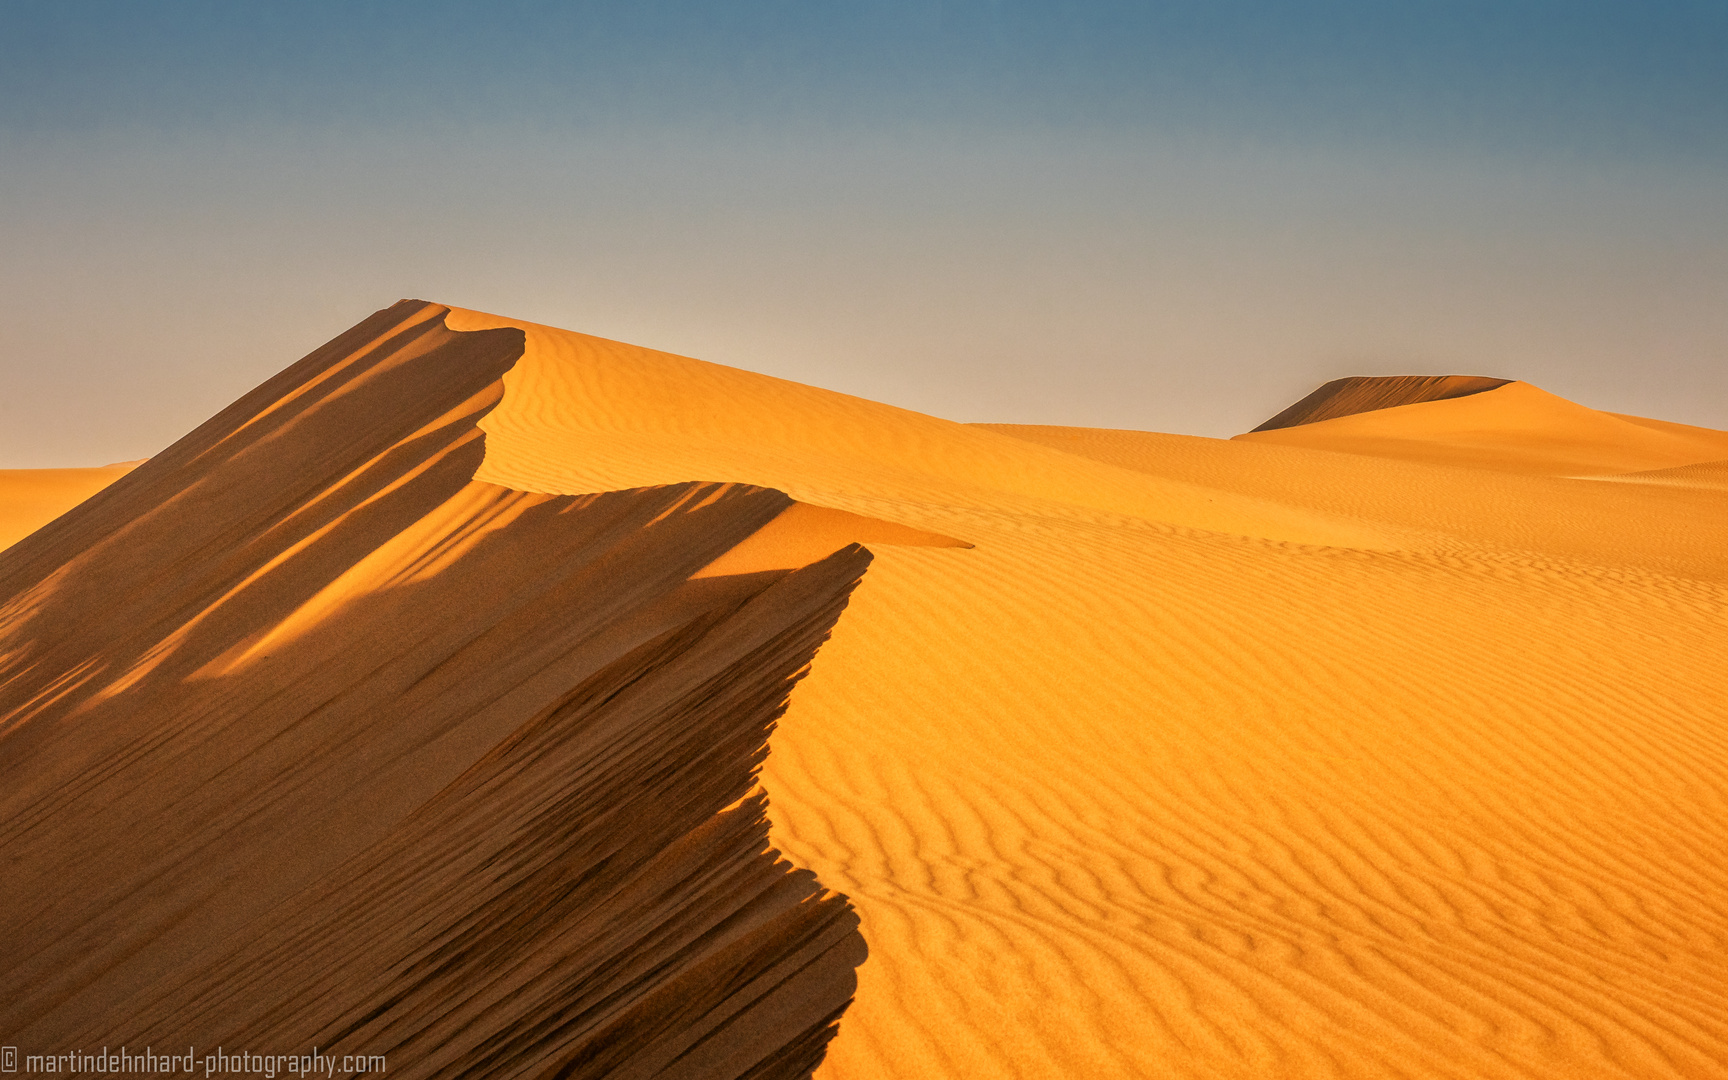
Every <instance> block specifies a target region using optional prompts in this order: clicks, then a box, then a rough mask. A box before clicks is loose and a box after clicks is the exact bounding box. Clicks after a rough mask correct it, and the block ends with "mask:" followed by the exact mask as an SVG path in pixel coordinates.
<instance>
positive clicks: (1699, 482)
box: [1601, 459, 1728, 491]
mask: <svg viewBox="0 0 1728 1080" xmlns="http://www.w3.org/2000/svg"><path fill="white" fill-rule="evenodd" d="M1601 479H1603V480H1622V481H1627V482H1629V483H1634V484H1658V485H1661V486H1663V487H1682V488H1701V489H1705V490H1710V491H1728V459H1725V460H1722V461H1704V462H1700V463H1698V464H1697V465H1681V466H1679V467H1678V468H1673V469H1652V470H1650V471H1649V472H1635V473H1621V474H1620V475H1618V476H1604V477H1602V478H1601Z"/></svg>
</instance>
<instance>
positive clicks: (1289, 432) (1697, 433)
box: [1236, 382, 1728, 476]
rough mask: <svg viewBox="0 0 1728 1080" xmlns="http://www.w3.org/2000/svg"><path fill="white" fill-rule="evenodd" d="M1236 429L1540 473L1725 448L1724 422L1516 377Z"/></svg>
mask: <svg viewBox="0 0 1728 1080" xmlns="http://www.w3.org/2000/svg"><path fill="white" fill-rule="evenodd" d="M1236 438H1237V439H1238V440H1240V441H1243V442H1259V443H1269V444H1275V445H1279V446H1305V447H1310V448H1312V449H1317V450H1334V451H1340V452H1343V453H1350V454H1366V455H1370V456H1374V457H1392V458H1403V459H1406V460H1410V461H1423V462H1429V463H1432V464H1440V465H1456V466H1461V467H1464V468H1471V469H1486V470H1491V471H1496V472H1517V473H1526V474H1531V475H1539V476H1593V475H1607V474H1612V473H1629V472H1642V471H1646V470H1650V469H1666V468H1673V467H1674V466H1678V465H1693V464H1697V463H1699V462H1702V461H1713V460H1719V459H1721V458H1724V457H1728V432H1722V431H1713V430H1710V429H1708V428H1696V427H1687V426H1686V425H1683V424H1667V423H1663V422H1661V421H1646V420H1642V419H1640V418H1636V417H1624V416H1618V415H1615V414H1613V413H1605V412H1597V411H1596V410H1595V409H1587V408H1585V407H1584V406H1582V405H1577V404H1574V403H1572V402H1570V401H1567V400H1565V399H1564V398H1558V397H1555V396H1554V395H1553V394H1549V393H1547V392H1545V391H1542V390H1539V389H1537V388H1536V387H1534V386H1531V385H1530V384H1529V383H1521V382H1514V383H1508V384H1506V385H1505V386H1501V387H1498V388H1496V389H1492V390H1487V391H1484V392H1481V393H1475V394H1471V395H1469V396H1467V397H1459V398H1452V399H1448V400H1444V401H1425V402H1420V403H1417V404H1412V405H1399V406H1396V407H1394V408H1386V409H1378V410H1375V411H1372V412H1364V413H1358V414H1355V415H1351V416H1343V417H1339V418H1336V419H1331V420H1322V421H1319V422H1316V423H1308V424H1303V425H1301V426H1299V427H1288V428H1281V429H1279V430H1275V431H1265V430H1256V431H1251V432H1249V433H1247V434H1245V435H1238V436H1236Z"/></svg>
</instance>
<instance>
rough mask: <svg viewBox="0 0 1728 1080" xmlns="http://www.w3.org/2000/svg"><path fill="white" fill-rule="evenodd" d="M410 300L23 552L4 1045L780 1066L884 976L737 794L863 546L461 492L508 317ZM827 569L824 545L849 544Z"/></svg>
mask: <svg viewBox="0 0 1728 1080" xmlns="http://www.w3.org/2000/svg"><path fill="white" fill-rule="evenodd" d="M446 311H447V309H445V308H442V307H438V306H435V305H429V304H421V303H417V302H412V303H411V302H404V303H402V304H398V305H397V306H396V307H394V308H391V309H389V310H387V311H384V312H380V313H379V314H378V315H376V316H374V317H373V318H371V319H369V320H367V321H366V322H364V323H362V324H361V325H359V326H357V327H356V328H354V329H353V330H351V331H349V332H348V333H347V334H345V335H343V336H342V337H340V338H338V339H337V340H335V341H334V342H332V343H331V344H330V345H328V346H325V347H324V348H323V349H320V350H319V351H317V352H315V353H313V354H312V355H311V356H309V357H307V358H306V359H305V360H303V361H301V362H300V363H298V364H296V365H295V366H293V367H291V368H289V369H288V370H287V371H285V372H283V373H282V374H281V375H279V376H277V377H276V378H275V379H273V380H271V381H270V382H268V383H266V384H265V385H263V386H261V387H260V388H259V389H257V390H256V391H254V392H253V393H251V394H249V395H248V396H247V397H245V398H243V399H242V400H240V401H239V402H237V403H236V404H235V405H233V406H231V407H230V408H229V409H227V410H226V411H224V412H223V413H221V414H220V415H218V416H216V417H215V418H213V419H212V420H211V421H209V422H208V423H206V424H205V425H204V426H203V427H201V428H199V429H198V430H197V431H195V432H193V433H192V434H191V435H189V436H187V437H186V438H185V439H183V440H182V441H181V442H179V443H177V444H176V445H175V446H173V447H172V448H170V449H169V450H167V451H165V452H163V453H162V454H160V455H158V456H157V457H156V458H154V459H152V460H151V461H150V462H148V463H147V464H146V465H144V466H142V467H141V468H139V469H137V470H136V471H134V472H132V473H131V474H130V475H128V476H126V477H124V478H123V479H121V480H120V481H118V482H116V483H114V484H113V485H111V486H109V487H107V488H106V489H105V490H103V491H101V492H100V493H99V494H98V495H97V496H95V497H94V498H92V499H91V500H89V501H87V502H86V503H84V504H83V505H81V506H80V507H78V508H77V509H76V510H74V511H73V512H71V513H69V514H67V515H65V516H63V517H61V518H60V519H58V520H57V521H55V522H53V523H52V524H50V525H49V526H47V527H45V528H44V529H42V530H40V531H38V532H36V533H35V534H33V535H32V536H30V537H28V538H27V539H26V540H24V541H23V542H21V543H19V544H18V545H16V546H14V547H13V548H11V549H10V550H9V551H7V552H6V553H5V554H4V555H3V556H0V596H4V598H5V599H4V602H3V606H0V657H3V660H0V710H3V711H0V852H3V853H4V862H5V867H6V870H5V873H4V874H3V875H0V906H3V910H4V911H5V912H6V920H5V925H4V928H3V929H0V981H3V985H5V987H6V993H5V995H4V997H3V999H0V1035H3V1036H4V1039H3V1041H4V1042H5V1043H6V1044H8V1045H16V1046H19V1047H20V1048H22V1049H23V1051H24V1052H25V1053H55V1052H65V1051H71V1050H78V1049H83V1050H88V1051H94V1050H96V1049H97V1048H98V1047H101V1046H104V1045H106V1046H108V1047H111V1048H115V1049H118V1048H119V1047H120V1046H121V1045H122V1044H126V1045H128V1046H130V1047H132V1048H133V1049H135V1050H136V1049H142V1048H143V1047H144V1046H145V1045H146V1044H148V1045H153V1046H154V1047H156V1048H157V1049H158V1051H160V1050H162V1049H163V1048H165V1047H178V1048H181V1052H183V1048H184V1047H186V1046H187V1045H189V1044H191V1045H195V1046H197V1047H199V1048H200V1052H201V1053H202V1052H203V1051H204V1050H209V1051H214V1050H215V1049H216V1047H217V1046H218V1045H221V1046H224V1047H226V1048H227V1050H228V1051H237V1050H241V1049H246V1050H249V1051H252V1052H256V1053H266V1052H268V1053H305V1052H309V1051H310V1050H311V1048H312V1047H313V1046H318V1047H320V1048H321V1049H322V1052H323V1053H324V1054H327V1055H328V1054H335V1055H342V1054H346V1053H356V1054H367V1055H380V1054H381V1055H386V1058H387V1061H388V1066H389V1073H390V1074H391V1075H398V1074H402V1075H411V1076H450V1077H456V1076H534V1077H538V1076H548V1077H550V1076H609V1077H610V1076H630V1077H636V1076H641V1077H647V1076H691V1077H733V1076H750V1077H795V1076H803V1075H808V1073H809V1072H810V1070H811V1069H812V1068H813V1067H814V1065H815V1064H816V1062H817V1061H818V1060H820V1058H821V1056H822V1053H823V1049H824V1046H825V1044H826V1042H827V1040H828V1039H829V1038H830V1037H831V1035H832V1033H833V1030H834V1024H835V1021H836V1019H837V1018H838V1017H839V1015H840V1013H841V1012H842V1011H843V1010H844V1009H845V1007H846V1004H847V1002H848V1000H849V999H850V998H851V996H852V992H853V988H854V985H855V979H854V975H853V969H854V967H855V966H856V965H857V964H858V963H859V962H860V961H861V959H862V958H863V955H864V948H863V942H862V939H861V938H860V936H859V934H858V932H857V919H856V917H855V916H854V915H853V914H852V913H851V910H850V908H849V907H848V905H847V903H846V901H845V899H844V898H843V897H840V896H837V895H835V894H833V893H831V892H828V891H826V890H825V889H823V888H822V887H821V886H820V885H819V884H818V883H817V882H816V880H815V879H814V877H813V875H811V874H810V873H809V872H808V871H803V870H794V869H793V868H792V867H791V866H790V865H789V864H787V863H786V862H785V861H783V860H781V859H779V858H778V856H777V855H776V854H775V853H774V852H772V851H771V850H770V849H769V848H768V844H767V828H768V826H767V820H766V817H765V812H764V811H765V800H764V797H763V795H762V793H761V792H760V791H759V790H756V789H755V788H754V773H755V770H756V768H757V766H758V765H759V764H760V763H761V761H762V760H763V757H764V756H765V754H766V740H767V736H768V733H769V731H770V730H771V729H772V727H773V726H774V722H775V719H776V717H777V716H778V715H779V714H780V711H781V710H782V709H783V707H784V704H785V701H786V696H787V693H788V691H789V689H790V688H791V686H792V684H793V683H794V682H795V681H796V680H797V679H798V678H800V677H801V675H802V673H803V671H804V670H805V669H806V667H807V665H808V664H809V662H810V660H811V658H812V656H813V655H814V653H815V651H816V649H817V647H818V645H819V644H820V643H821V642H822V641H823V640H824V638H825V636H826V635H827V633H828V630H829V628H830V627H831V626H832V624H833V623H834V620H835V619H836V618H837V617H838V615H839V613H840V611H841V609H842V608H843V607H844V605H845V604H846V602H847V597H848V595H849V593H850V591H851V590H852V588H853V586H854V585H855V584H856V582H857V581H858V579H859V576H860V574H862V573H863V571H864V568H865V566H866V564H867V562H868V560H869V555H868V553H867V552H865V551H863V550H862V549H861V548H859V547H858V546H856V545H850V546H846V545H836V546H838V547H839V548H840V549H839V550H837V551H833V554H832V555H831V556H829V557H826V558H815V559H814V560H809V559H807V560H804V561H805V562H807V563H808V565H803V566H801V567H799V568H796V569H767V570H758V571H754V572H744V573H729V574H710V575H708V576H704V577H696V576H695V575H696V574H697V572H698V571H699V570H701V569H702V568H703V567H706V566H710V565H711V564H714V563H715V562H716V560H718V559H720V558H721V557H723V556H724V555H725V554H726V553H727V552H728V551H730V550H732V549H734V548H736V547H738V546H739V545H740V544H742V543H744V542H745V541H746V540H748V539H749V538H750V537H751V536H752V535H753V534H755V533H756V532H758V531H759V530H760V529H761V528H762V527H763V526H765V525H767V524H768V523H770V522H771V521H773V520H775V519H776V518H777V517H779V516H780V515H781V514H782V513H783V512H784V511H786V510H787V509H788V508H789V507H790V506H791V505H792V503H791V500H790V499H789V498H787V497H786V496H785V495H783V494H781V493H779V492H775V491H770V490H766V489H763V488H752V487H744V486H737V485H724V484H712V483H682V484H673V485H668V486H664V487H658V488H653V489H648V490H636V491H623V492H613V493H609V494H597V495H589V496H584V497H562V496H550V495H543V494H533V493H527V492H522V491H515V490H510V489H508V488H505V487H501V486H498V485H495V484H491V483H484V482H479V481H475V480H473V479H472V477H473V475H474V473H475V471H476V469H477V468H478V467H479V465H480V463H481V460H482V457H483V453H484V444H483V437H482V435H481V433H480V431H479V430H478V428H477V427H476V422H477V421H478V420H479V419H480V418H481V417H482V416H483V415H484V414H485V413H486V412H487V411H488V410H490V409H492V408H493V407H494V406H495V405H496V404H497V402H498V401H499V399H500V396H501V394H502V392H503V391H502V383H501V377H502V375H503V374H504V372H505V371H506V370H508V369H509V368H510V366H511V365H512V364H513V363H515V362H516V360H517V358H518V357H519V356H520V355H521V353H522V348H523V337H522V334H521V333H520V332H519V331H514V330H508V329H506V330H497V331H487V332H483V333H472V334H458V333H454V332H452V331H450V330H449V329H447V328H446V327H445V326H444V315H445V314H446ZM830 550H832V549H830Z"/></svg>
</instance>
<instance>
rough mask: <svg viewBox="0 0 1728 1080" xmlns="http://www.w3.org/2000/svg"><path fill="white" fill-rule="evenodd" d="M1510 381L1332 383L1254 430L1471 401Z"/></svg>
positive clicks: (1454, 378) (1418, 378)
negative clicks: (1461, 399) (1462, 399)
mask: <svg viewBox="0 0 1728 1080" xmlns="http://www.w3.org/2000/svg"><path fill="white" fill-rule="evenodd" d="M1510 381H1511V380H1510V379H1489V378H1484V377H1482V376H1479V375H1391V376H1380V377H1375V378H1364V377H1353V378H1348V379H1333V380H1332V381H1331V382H1329V383H1327V384H1325V385H1324V386H1322V387H1320V388H1319V389H1318V390H1316V391H1314V392H1313V393H1312V394H1309V395H1308V396H1307V397H1305V398H1303V399H1302V400H1301V401H1298V402H1297V403H1296V404H1294V405H1292V406H1290V407H1289V408H1288V409H1285V410H1284V411H1283V412H1281V413H1279V414H1278V415H1277V416H1274V417H1273V418H1272V419H1270V420H1268V421H1266V422H1265V423H1264V424H1261V425H1260V426H1259V427H1257V428H1255V429H1254V430H1255V431H1272V430H1275V429H1277V428H1287V427H1296V426H1297V425H1299V424H1313V423H1317V422H1319V421H1321V420H1334V419H1337V418H1338V417H1340V416H1354V415H1355V414H1357V413H1364V412H1373V411H1374V410H1376V409H1391V408H1396V407H1397V406H1399V405H1415V404H1416V403H1418V402H1422V401H1445V400H1448V399H1450V398H1458V397H1469V396H1470V395H1471V394H1480V393H1482V392H1484V391H1487V390H1493V389H1494V388H1496V387H1500V386H1505V385H1506V384H1507V383H1508V382H1510Z"/></svg>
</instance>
